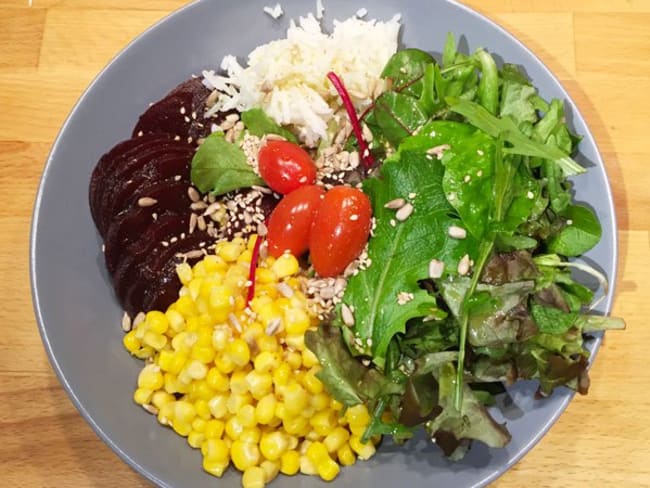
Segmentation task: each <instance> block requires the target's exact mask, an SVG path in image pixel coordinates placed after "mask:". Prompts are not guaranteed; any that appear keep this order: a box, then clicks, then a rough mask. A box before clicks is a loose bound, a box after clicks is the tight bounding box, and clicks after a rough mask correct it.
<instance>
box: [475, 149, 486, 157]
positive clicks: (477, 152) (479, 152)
mask: <svg viewBox="0 0 650 488" xmlns="http://www.w3.org/2000/svg"><path fill="white" fill-rule="evenodd" d="M476 154H478V155H479V156H483V155H484V154H485V153H484V152H483V151H482V150H480V149H478V150H477V151H476Z"/></svg>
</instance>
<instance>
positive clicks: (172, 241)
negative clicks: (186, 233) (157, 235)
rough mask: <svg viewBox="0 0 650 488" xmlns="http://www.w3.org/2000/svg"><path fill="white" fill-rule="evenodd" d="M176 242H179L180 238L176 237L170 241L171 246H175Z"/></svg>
mask: <svg viewBox="0 0 650 488" xmlns="http://www.w3.org/2000/svg"><path fill="white" fill-rule="evenodd" d="M175 242H178V237H176V236H174V237H172V238H171V239H169V243H170V244H174V243H175Z"/></svg>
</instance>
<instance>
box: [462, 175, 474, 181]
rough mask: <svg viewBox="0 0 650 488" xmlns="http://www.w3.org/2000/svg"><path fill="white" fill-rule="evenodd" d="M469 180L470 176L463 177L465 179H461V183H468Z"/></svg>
mask: <svg viewBox="0 0 650 488" xmlns="http://www.w3.org/2000/svg"><path fill="white" fill-rule="evenodd" d="M471 179H472V177H471V176H470V175H465V178H463V181H464V182H465V183H469V181H470V180H471Z"/></svg>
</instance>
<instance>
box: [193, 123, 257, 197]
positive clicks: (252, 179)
mask: <svg viewBox="0 0 650 488" xmlns="http://www.w3.org/2000/svg"><path fill="white" fill-rule="evenodd" d="M190 176H191V179H192V183H193V184H194V186H196V187H197V188H198V189H199V190H200V191H201V192H204V193H206V192H210V193H213V194H214V195H223V194H224V193H228V192H230V191H233V190H237V189H239V188H248V187H251V186H253V185H264V184H265V183H264V180H262V178H260V177H259V176H258V175H257V174H256V173H255V171H254V170H253V168H252V167H251V166H250V165H249V164H248V163H247V162H246V154H245V153H244V151H243V150H242V149H241V148H240V147H238V146H236V145H235V144H231V143H230V142H228V141H226V139H225V138H224V136H223V133H219V132H215V133H213V134H211V135H209V136H208V137H207V138H206V139H205V141H204V142H203V144H201V146H199V149H198V150H197V151H196V154H194V158H192V170H191V175H190Z"/></svg>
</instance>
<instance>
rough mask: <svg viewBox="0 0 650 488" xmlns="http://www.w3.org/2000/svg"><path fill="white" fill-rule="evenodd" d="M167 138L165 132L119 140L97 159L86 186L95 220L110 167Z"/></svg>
mask: <svg viewBox="0 0 650 488" xmlns="http://www.w3.org/2000/svg"><path fill="white" fill-rule="evenodd" d="M167 140H169V136H168V135H165V134H149V135H147V136H143V137H134V138H133V139H127V140H126V141H122V142H120V143H119V144H117V145H116V146H114V147H113V148H112V149H111V150H110V151H108V152H107V153H106V154H104V155H103V156H102V157H101V158H100V159H99V161H98V162H97V164H96V165H95V168H94V169H93V172H92V175H91V177H90V185H89V188H88V199H89V203H90V212H91V214H92V216H93V220H95V222H97V219H96V217H97V215H98V213H99V212H98V211H99V202H100V200H101V196H102V194H103V191H104V180H105V178H106V175H107V174H108V173H110V171H111V168H112V167H113V166H114V165H115V164H116V163H118V162H119V161H120V160H121V159H123V158H125V157H126V158H129V157H131V156H132V155H133V154H134V153H137V152H138V151H140V150H144V149H145V148H147V147H151V146H158V145H160V144H161V143H162V142H164V141H167Z"/></svg>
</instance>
